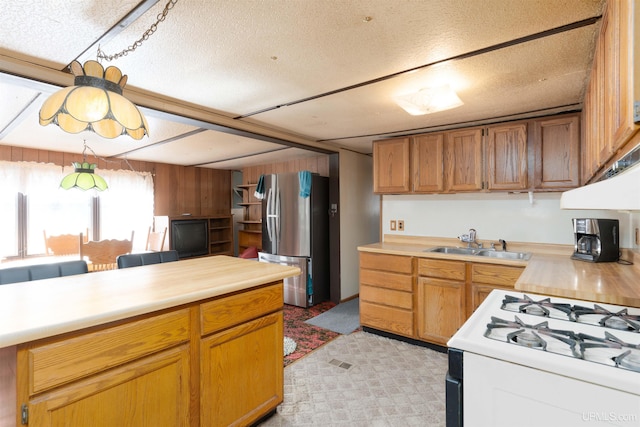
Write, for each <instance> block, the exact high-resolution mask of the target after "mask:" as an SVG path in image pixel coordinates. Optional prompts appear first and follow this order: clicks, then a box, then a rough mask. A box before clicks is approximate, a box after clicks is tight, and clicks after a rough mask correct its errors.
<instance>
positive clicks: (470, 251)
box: [425, 246, 482, 255]
mask: <svg viewBox="0 0 640 427" xmlns="http://www.w3.org/2000/svg"><path fill="white" fill-rule="evenodd" d="M480 251H482V249H477V248H456V247H453V246H437V247H435V248H431V249H426V250H425V252H438V253H441V254H453V255H475V254H477V253H478V252H480Z"/></svg>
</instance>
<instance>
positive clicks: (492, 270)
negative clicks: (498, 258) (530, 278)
mask: <svg viewBox="0 0 640 427" xmlns="http://www.w3.org/2000/svg"><path fill="white" fill-rule="evenodd" d="M522 270H524V267H514V266H508V265H495V264H480V263H478V264H472V265H471V281H472V282H474V283H488V284H491V285H501V286H510V287H513V285H515V283H516V281H517V280H518V278H519V277H520V274H522Z"/></svg>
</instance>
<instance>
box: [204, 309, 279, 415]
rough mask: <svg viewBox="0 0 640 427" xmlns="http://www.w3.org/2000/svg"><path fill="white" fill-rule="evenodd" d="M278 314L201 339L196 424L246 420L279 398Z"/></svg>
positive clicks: (262, 412) (261, 412)
mask: <svg viewBox="0 0 640 427" xmlns="http://www.w3.org/2000/svg"><path fill="white" fill-rule="evenodd" d="M282 331H283V321H282V313H276V314H271V315H269V316H265V317H262V318H259V319H257V320H254V321H251V322H248V323H246V324H243V325H240V326H236V327H235V328H231V329H229V330H226V331H224V332H220V333H218V334H213V335H211V336H208V337H206V338H203V339H202V343H201V350H200V351H201V360H202V366H201V370H202V371H201V378H202V383H201V385H202V389H201V392H200V420H201V422H200V425H201V426H230V425H249V424H251V422H253V421H255V420H257V419H259V418H260V417H261V416H262V415H264V410H265V408H275V407H276V406H277V405H278V404H279V403H280V402H282V398H283V378H282V375H281V371H282V366H283V361H282V355H283V354H284V349H283V342H284V338H282V339H280V340H279V341H275V340H274V337H278V336H282V334H283V332H282Z"/></svg>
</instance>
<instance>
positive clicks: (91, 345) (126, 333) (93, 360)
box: [26, 309, 189, 394]
mask: <svg viewBox="0 0 640 427" xmlns="http://www.w3.org/2000/svg"><path fill="white" fill-rule="evenodd" d="M188 340H189V309H183V310H177V311H173V312H170V313H166V314H161V315H158V316H155V317H150V318H147V319H143V320H136V321H132V322H130V323H126V324H122V325H118V326H114V327H110V328H106V329H103V330H98V331H96V332H91V333H87V334H85V335H82V336H78V337H75V338H68V339H64V340H59V341H56V342H52V343H48V344H43V345H37V344H36V346H34V347H32V348H27V349H26V353H27V357H28V364H29V372H30V375H29V393H30V394H35V393H39V392H41V391H44V390H47V389H50V388H52V387H55V386H58V385H61V384H65V383H68V382H70V381H73V380H76V379H79V378H82V377H86V376H89V375H91V374H94V373H97V372H100V371H104V370H107V369H110V368H113V367H115V366H118V365H122V364H124V363H126V362H129V361H132V360H136V359H139V358H141V357H143V356H146V355H148V354H151V353H155V352H157V351H159V350H162V349H164V348H169V347H172V346H175V345H177V344H179V343H182V342H186V341H188Z"/></svg>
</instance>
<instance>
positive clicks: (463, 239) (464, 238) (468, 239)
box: [458, 228, 482, 248]
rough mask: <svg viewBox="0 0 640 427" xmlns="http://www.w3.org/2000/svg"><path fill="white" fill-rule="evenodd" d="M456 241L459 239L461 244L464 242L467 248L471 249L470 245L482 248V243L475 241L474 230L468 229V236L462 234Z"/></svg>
mask: <svg viewBox="0 0 640 427" xmlns="http://www.w3.org/2000/svg"><path fill="white" fill-rule="evenodd" d="M458 239H460V241H461V242H465V243H467V247H469V248H470V247H471V245H476V246H477V247H478V248H481V247H482V243H478V242H477V241H476V230H475V228H470V229H469V234H463V235H461V236H458Z"/></svg>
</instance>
